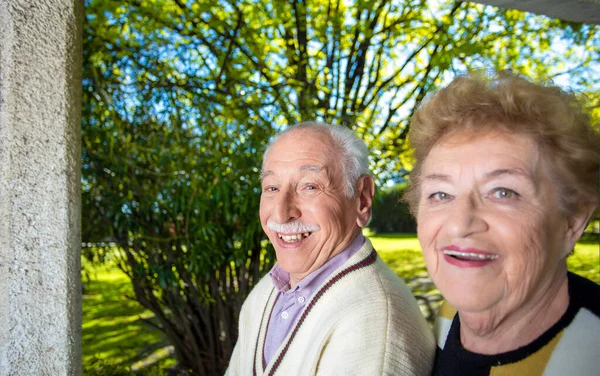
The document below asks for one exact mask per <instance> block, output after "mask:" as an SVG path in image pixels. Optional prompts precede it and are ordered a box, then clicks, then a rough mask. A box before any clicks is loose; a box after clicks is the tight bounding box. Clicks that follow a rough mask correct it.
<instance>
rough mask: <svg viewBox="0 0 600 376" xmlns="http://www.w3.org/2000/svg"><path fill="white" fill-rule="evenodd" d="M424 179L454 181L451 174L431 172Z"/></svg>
mask: <svg viewBox="0 0 600 376" xmlns="http://www.w3.org/2000/svg"><path fill="white" fill-rule="evenodd" d="M423 180H433V181H444V182H450V181H452V179H451V178H450V175H446V174H429V175H425V176H424V177H423Z"/></svg>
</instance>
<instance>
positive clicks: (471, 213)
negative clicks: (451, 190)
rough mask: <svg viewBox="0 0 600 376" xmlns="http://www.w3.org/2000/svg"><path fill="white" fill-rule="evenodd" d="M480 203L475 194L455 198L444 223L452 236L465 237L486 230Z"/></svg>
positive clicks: (486, 226)
mask: <svg viewBox="0 0 600 376" xmlns="http://www.w3.org/2000/svg"><path fill="white" fill-rule="evenodd" d="M482 204H483V203H482V202H481V201H480V200H479V199H478V197H477V196H476V195H475V194H468V195H464V196H462V197H458V198H456V199H455V200H454V206H453V207H452V213H451V215H450V216H449V217H448V221H447V223H446V228H447V231H448V233H449V234H450V235H451V236H452V237H453V238H465V237H468V236H470V235H473V234H476V233H478V232H482V231H485V230H487V228H488V225H487V222H486V221H485V220H484V219H483V218H482V216H481V214H482Z"/></svg>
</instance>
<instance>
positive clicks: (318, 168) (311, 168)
mask: <svg viewBox="0 0 600 376" xmlns="http://www.w3.org/2000/svg"><path fill="white" fill-rule="evenodd" d="M322 170H323V167H321V166H317V165H304V166H302V167H300V171H314V172H321V171H322Z"/></svg>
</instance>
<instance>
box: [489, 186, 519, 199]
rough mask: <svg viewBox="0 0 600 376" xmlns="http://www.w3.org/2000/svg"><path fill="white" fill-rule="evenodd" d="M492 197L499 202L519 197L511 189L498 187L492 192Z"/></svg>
mask: <svg viewBox="0 0 600 376" xmlns="http://www.w3.org/2000/svg"><path fill="white" fill-rule="evenodd" d="M492 196H494V198H498V199H501V200H508V199H511V198H517V197H518V196H519V195H518V194H517V192H515V191H513V190H512V189H508V188H502V187H500V188H495V189H493V190H492Z"/></svg>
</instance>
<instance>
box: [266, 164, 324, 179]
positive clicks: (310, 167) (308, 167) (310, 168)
mask: <svg viewBox="0 0 600 376" xmlns="http://www.w3.org/2000/svg"><path fill="white" fill-rule="evenodd" d="M298 170H299V171H314V172H321V171H323V167H321V166H317V165H304V166H301V167H300V168H299V169H298ZM273 174H274V172H273V171H271V170H267V171H264V170H263V171H261V172H260V180H264V179H265V178H266V177H267V176H270V175H273Z"/></svg>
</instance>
